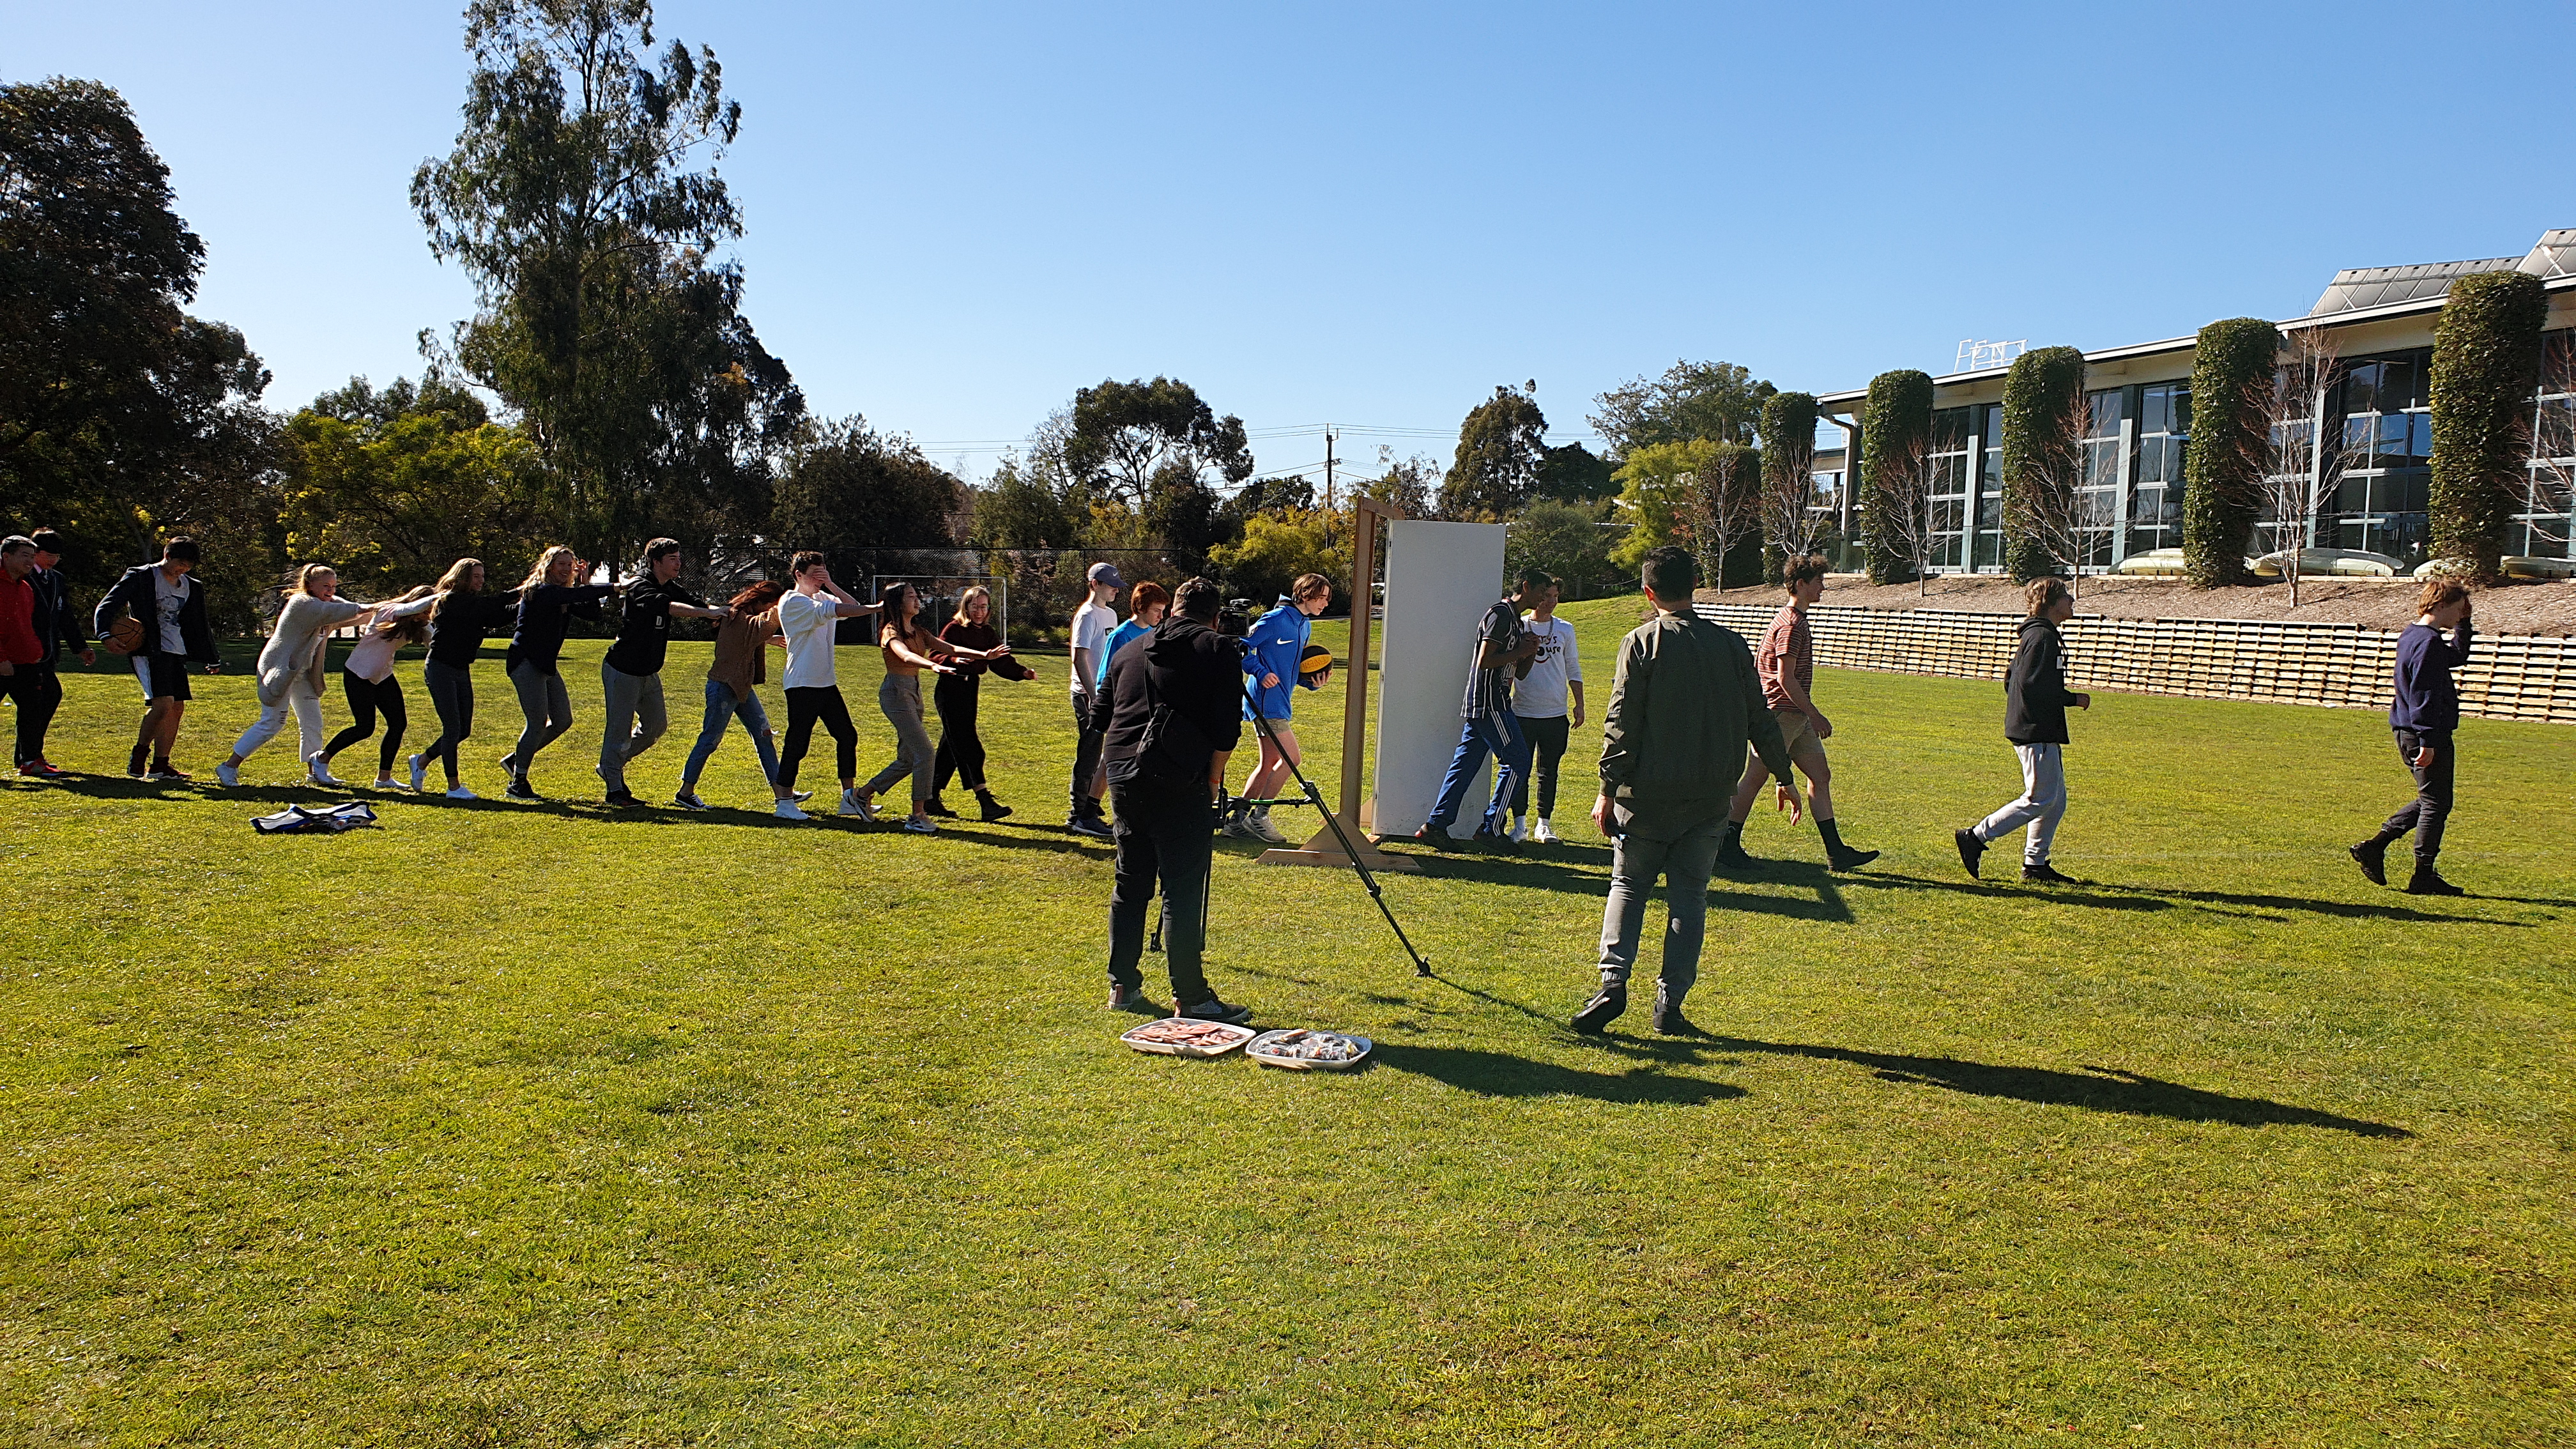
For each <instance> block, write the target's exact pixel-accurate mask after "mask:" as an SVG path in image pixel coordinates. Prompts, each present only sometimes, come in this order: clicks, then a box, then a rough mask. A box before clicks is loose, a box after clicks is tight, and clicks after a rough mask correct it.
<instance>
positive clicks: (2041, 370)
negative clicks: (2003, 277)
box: [2003, 347, 2084, 583]
mask: <svg viewBox="0 0 2576 1449" xmlns="http://www.w3.org/2000/svg"><path fill="white" fill-rule="evenodd" d="M2083 391H2084V354H2083V353H2082V352H2080V351H2078V350H2077V349H2075V348H2072V347H2043V348H2040V349H2039V350H2038V351H2036V352H2025V353H2023V354H2022V355H2021V356H2019V357H2016V358H2014V359H2013V365H2012V371H2010V372H2008V373H2005V374H2004V422H2003V431H2004V460H2003V461H2004V509H2003V512H2004V564H2005V567H2007V568H2009V569H2010V570H2011V571H2012V576H2013V578H2014V580H2015V581H2016V582H2019V583H2028V582H2030V581H2031V580H2032V579H2038V578H2046V577H2048V576H2049V575H2051V574H2054V573H2057V572H2060V571H2061V569H2062V568H2063V565H2062V564H2061V563H2060V562H2059V561H2058V560H2057V559H2056V558H2054V557H2052V556H2051V555H2050V553H2049V551H2048V548H2047V546H2046V545H2044V544H2042V543H2041V542H2039V541H2038V540H2037V539H2034V538H2029V537H2025V536H2024V535H2023V534H2022V533H2021V531H2020V530H2019V528H2018V527H2017V526H2016V525H2015V523H2014V517H2015V515H2016V514H2017V513H2018V512H2019V511H2020V509H2019V508H2018V506H2017V504H2018V502H2019V499H2020V495H2021V493H2022V491H2023V490H2024V489H2029V488H2043V487H2052V486H2058V487H2062V486H2064V485H2065V483H2066V482H2067V481H2068V480H2071V479H2073V478H2075V477H2076V476H2077V474H2076V468H2077V466H2078V465H2079V464H2080V462H2081V461H2082V460H2081V459H2080V458H2079V457H2075V456H2070V455H2072V454H2074V453H2076V452H2078V451H2079V450H2080V449H2081V448H2082V447H2083V444H2082V442H2080V441H2079V440H2077V439H2075V438H2072V437H2069V436H2068V435H2067V432H2066V428H2065V420H2066V414H2067V410H2068V409H2070V408H2072V407H2073V406H2074V405H2075V402H2076V399H2077V397H2078V395H2080V394H2081V393H2082V392H2083ZM2051 480H2055V481H2054V482H2052V481H2051Z"/></svg>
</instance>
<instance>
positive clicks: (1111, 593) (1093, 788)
mask: <svg viewBox="0 0 2576 1449" xmlns="http://www.w3.org/2000/svg"><path fill="white" fill-rule="evenodd" d="M1083 577H1084V579H1085V581H1086V582H1087V584H1088V585H1089V587H1090V590H1091V593H1090V597H1088V598H1086V599H1084V600H1083V603H1082V607H1081V608H1079V609H1076V610H1074V611H1073V625H1072V630H1071V634H1072V639H1071V643H1072V648H1071V650H1070V651H1069V652H1070V653H1071V654H1072V656H1073V727H1074V729H1075V730H1076V731H1077V732H1078V734H1077V738H1076V741H1075V744H1074V747H1073V789H1072V792H1071V799H1072V805H1071V808H1070V810H1069V811H1068V813H1067V814H1066V815H1065V818H1064V828H1065V829H1067V830H1069V831H1072V832H1073V833H1074V834H1076V835H1087V836H1090V837H1091V838H1092V839H1094V840H1107V839H1109V838H1110V836H1109V825H1108V822H1106V821H1104V820H1102V819H1101V818H1100V792H1101V790H1102V788H1103V787H1104V786H1105V784H1106V783H1107V782H1106V780H1105V779H1104V777H1103V776H1102V775H1101V773H1100V748H1101V740H1100V734H1099V732H1098V731H1097V730H1094V729H1093V728H1092V727H1091V719H1092V715H1093V714H1094V711H1093V709H1092V707H1091V704H1092V697H1093V694H1094V693H1095V688H1096V682H1097V681H1098V680H1099V678H1100V677H1101V673H1102V668H1101V666H1103V665H1104V664H1106V663H1107V662H1108V659H1109V648H1108V646H1109V630H1110V628H1111V627H1112V626H1114V625H1115V624H1116V623H1117V622H1118V611H1117V610H1116V609H1115V608H1112V607H1111V606H1110V601H1111V600H1112V599H1115V598H1117V597H1118V591H1119V590H1120V589H1123V588H1125V587H1127V581H1126V580H1125V579H1123V578H1121V577H1119V575H1118V566H1117V565H1116V564H1113V563H1096V564H1093V565H1092V566H1091V568H1090V570H1089V572H1087V573H1086V574H1085V575H1084V576H1083Z"/></svg>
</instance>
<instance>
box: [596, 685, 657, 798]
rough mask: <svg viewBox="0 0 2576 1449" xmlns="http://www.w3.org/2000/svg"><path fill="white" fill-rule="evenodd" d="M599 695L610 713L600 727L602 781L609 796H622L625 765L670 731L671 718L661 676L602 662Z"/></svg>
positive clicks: (600, 771)
mask: <svg viewBox="0 0 2576 1449" xmlns="http://www.w3.org/2000/svg"><path fill="white" fill-rule="evenodd" d="M599 692H600V694H601V695H602V696H603V697H604V698H605V700H606V706H605V707H606V708H607V710H608V718H607V719H605V720H602V721H601V722H600V726H599V778H601V779H602V780H605V781H607V782H608V793H609V794H611V795H622V794H624V793H625V792H626V762H627V761H628V760H631V759H634V758H635V757H636V756H637V755H640V754H642V753H644V752H645V751H646V750H649V749H651V748H653V742H654V741H655V740H658V739H660V738H661V737H662V735H663V732H664V731H666V730H668V729H670V727H671V716H670V714H669V712H667V711H666V710H664V709H663V708H662V676H661V675H659V674H629V673H627V672H626V671H625V670H623V669H619V668H617V667H616V666H615V665H612V664H610V663H609V662H608V661H606V660H604V659H603V660H601V661H600V664H599ZM630 730H631V731H632V733H629V731H630Z"/></svg>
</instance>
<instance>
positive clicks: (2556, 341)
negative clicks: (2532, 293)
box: [2505, 332, 2576, 558]
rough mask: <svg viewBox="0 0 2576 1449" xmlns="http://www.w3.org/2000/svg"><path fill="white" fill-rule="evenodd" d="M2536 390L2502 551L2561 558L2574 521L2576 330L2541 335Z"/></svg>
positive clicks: (2575, 518) (2575, 474)
mask: <svg viewBox="0 0 2576 1449" xmlns="http://www.w3.org/2000/svg"><path fill="white" fill-rule="evenodd" d="M2542 342H2543V347H2542V352H2541V367H2540V389H2539V395H2538V397H2537V398H2535V399H2534V402H2533V408H2534V411H2533V416H2532V425H2531V440H2532V441H2531V477H2530V483H2529V486H2528V487H2527V488H2526V489H2525V491H2524V493H2523V496H2522V497H2521V499H2519V500H2518V501H2517V506H2516V508H2515V510H2514V517H2513V525H2512V527H2511V528H2510V529H2509V530H2507V532H2506V534H2505V548H2506V550H2507V551H2508V552H2512V553H2519V554H2524V555H2528V556H2529V557H2532V558H2567V557H2570V556H2571V551H2570V549H2569V547H2568V537H2569V534H2570V532H2571V528H2570V525H2571V524H2576V516H2571V515H2572V514H2576V502H2571V499H2570V497H2569V495H2570V493H2571V492H2576V486H2571V485H2576V332H2552V333H2549V334H2548V335H2547V336H2546V337H2544V338H2543V339H2542Z"/></svg>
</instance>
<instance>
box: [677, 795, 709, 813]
mask: <svg viewBox="0 0 2576 1449" xmlns="http://www.w3.org/2000/svg"><path fill="white" fill-rule="evenodd" d="M671 803H672V804H674V805H677V806H679V807H680V808H681V809H683V810H704V809H706V808H707V802H706V801H704V800H701V799H699V798H698V792H697V791H695V790H683V791H681V792H680V793H679V794H677V795H674V796H672V797H671Z"/></svg>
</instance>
